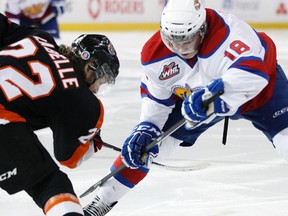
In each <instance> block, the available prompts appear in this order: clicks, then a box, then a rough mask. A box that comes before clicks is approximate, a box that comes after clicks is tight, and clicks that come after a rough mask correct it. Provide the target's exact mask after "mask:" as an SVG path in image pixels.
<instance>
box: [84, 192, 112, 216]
mask: <svg viewBox="0 0 288 216" xmlns="http://www.w3.org/2000/svg"><path fill="white" fill-rule="evenodd" d="M116 204H117V202H114V203H112V204H111V205H108V204H106V203H104V202H102V201H101V200H100V198H99V197H98V196H96V197H95V198H94V200H93V201H92V202H91V203H90V204H89V205H87V206H85V207H84V208H83V211H84V213H85V216H104V215H106V214H107V213H108V212H109V211H110V210H111V209H112V208H113V206H114V205H116Z"/></svg>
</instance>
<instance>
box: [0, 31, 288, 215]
mask: <svg viewBox="0 0 288 216" xmlns="http://www.w3.org/2000/svg"><path fill="white" fill-rule="evenodd" d="M266 32H268V34H269V35H270V36H271V37H272V38H273V39H274V40H275V42H276V44H277V46H278V60H279V63H280V64H281V65H282V67H283V69H284V70H286V72H287V73H288V61H287V59H288V40H287V38H288V31H284V30H269V31H266ZM82 33H83V32H70V33H69V32H63V33H62V38H63V42H64V43H66V44H69V43H70V42H71V41H72V40H73V39H74V38H76V37H77V36H78V35H79V34H82ZM98 33H99V32H98ZM100 33H104V34H106V35H107V36H108V37H109V38H110V39H111V41H112V42H113V44H114V46H115V48H116V50H117V52H118V56H119V58H120V61H121V69H120V74H119V78H118V80H117V82H116V85H115V86H114V87H113V88H112V90H111V92H110V93H109V94H108V95H107V96H105V97H103V98H101V99H102V101H103V103H104V106H105V112H106V113H105V122H104V125H103V129H102V137H103V139H104V140H105V141H106V142H108V143H111V144H113V145H115V146H118V147H121V145H122V143H123V141H124V139H125V137H126V136H127V135H128V134H129V133H130V131H131V129H132V127H133V126H134V125H135V124H136V123H137V122H138V117H139V114H140V97H139V84H140V73H141V66H140V60H139V58H140V51H141V47H142V45H143V44H144V42H145V41H146V40H147V39H148V38H149V37H150V36H151V35H152V33H153V32H120V33H119V32H117V33H116V32H100ZM222 129H223V127H222V123H220V124H218V125H217V126H214V127H213V128H211V129H209V130H208V131H207V132H206V133H204V134H203V135H202V136H201V137H200V138H199V140H198V142H197V144H196V145H194V146H193V147H191V148H185V149H179V150H178V151H177V152H175V153H173V155H172V160H171V161H169V162H168V163H169V164H170V165H173V164H174V165H175V166H187V165H197V164H208V165H209V166H207V167H206V168H205V169H201V170H195V171H174V170H167V169H163V168H160V167H157V166H153V168H152V169H151V171H150V174H149V176H148V177H147V178H146V179H145V180H144V181H143V182H141V183H140V184H139V185H138V186H137V187H135V188H134V189H133V190H132V191H131V192H130V193H128V194H127V195H126V196H125V197H123V199H121V201H120V202H119V203H118V204H117V205H116V206H115V207H114V209H113V210H112V211H111V212H110V213H109V214H108V215H111V216H124V215H125V216H132V215H133V216H144V215H145V216H146V215H149V216H159V215H165V216H170V215H171V216H172V215H173V216H175V215H181V216H184V215H187V216H188V215H189V216H191V215H195V216H252V215H253V216H272V215H275V216H287V215H288V163H287V162H286V161H285V160H284V159H282V158H281V157H280V156H279V155H278V154H277V152H276V151H275V150H274V149H273V147H272V145H271V144H270V143H269V142H268V141H267V140H266V138H265V137H264V136H263V135H262V134H261V133H260V132H259V131H257V130H256V129H254V128H253V127H252V126H251V124H250V123H249V122H246V121H242V120H241V121H230V127H229V134H228V141H227V144H226V146H224V145H222V144H221V139H222ZM37 133H38V135H39V137H40V139H41V140H42V141H43V143H44V145H45V147H46V148H47V149H48V150H49V151H50V152H51V153H52V139H51V132H50V130H49V129H44V130H40V131H38V132H37ZM287 145H288V143H287ZM116 156H117V153H116V152H114V151H113V150H111V149H106V148H104V149H103V150H102V151H101V152H100V153H99V154H96V155H95V156H94V157H93V158H92V159H91V160H89V161H87V162H86V163H85V164H83V165H82V166H81V167H79V168H78V169H75V170H69V169H67V168H62V170H64V171H65V172H66V173H67V174H68V175H69V176H70V178H71V180H72V182H73V184H74V187H75V191H76V192H77V193H78V195H80V194H82V193H83V192H84V191H85V190H86V189H88V188H89V187H90V186H91V185H92V184H94V183H96V182H97V181H98V180H100V179H101V178H102V177H104V176H105V175H106V174H107V171H108V169H109V167H110V165H111V163H112V162H113V160H114V158H115V157H116ZM93 195H94V194H93V193H92V194H90V195H88V196H87V197H84V198H83V199H81V203H82V204H83V205H85V204H87V203H88V202H89V201H91V200H92V198H93ZM0 197H1V199H0V215H1V216H4V215H5V216H16V215H17V216H18V215H21V216H37V215H39V216H40V215H43V214H42V211H41V209H39V208H38V207H37V206H36V205H35V204H34V202H33V201H32V200H31V198H30V197H29V196H28V195H26V194H25V193H24V192H20V193H18V194H16V195H14V196H10V195H8V194H7V193H6V192H4V191H2V190H1V191H0Z"/></svg>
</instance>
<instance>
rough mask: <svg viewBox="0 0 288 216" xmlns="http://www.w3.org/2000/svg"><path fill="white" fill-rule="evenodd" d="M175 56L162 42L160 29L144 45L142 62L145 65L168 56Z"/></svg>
mask: <svg viewBox="0 0 288 216" xmlns="http://www.w3.org/2000/svg"><path fill="white" fill-rule="evenodd" d="M173 55H174V56H175V55H176V54H174V53H172V52H171V51H170V50H169V49H168V48H167V47H166V46H165V44H164V43H163V42H162V39H161V35H160V31H159V30H158V31H157V32H156V33H155V34H154V35H153V36H152V37H151V38H150V39H149V40H148V41H147V42H146V43H145V44H144V46H143V48H142V52H141V62H142V64H143V65H146V64H150V63H153V62H156V61H160V60H162V59H164V58H166V57H167V56H173Z"/></svg>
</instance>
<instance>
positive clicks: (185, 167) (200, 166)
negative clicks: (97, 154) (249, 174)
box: [102, 142, 209, 171]
mask: <svg viewBox="0 0 288 216" xmlns="http://www.w3.org/2000/svg"><path fill="white" fill-rule="evenodd" d="M102 144H103V146H104V147H106V148H110V149H113V150H115V151H117V152H121V151H122V149H121V148H119V147H117V146H114V145H111V144H109V143H106V142H103V143H102ZM152 164H154V165H156V166H158V167H161V168H165V169H168V170H173V171H195V170H201V169H204V168H206V167H208V166H209V163H199V164H195V165H183V166H176V165H168V164H163V163H158V162H156V161H153V162H152Z"/></svg>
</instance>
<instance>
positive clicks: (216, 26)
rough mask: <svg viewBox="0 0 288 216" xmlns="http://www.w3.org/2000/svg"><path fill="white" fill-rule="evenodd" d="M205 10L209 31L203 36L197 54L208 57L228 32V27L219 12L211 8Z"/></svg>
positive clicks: (226, 36)
mask: <svg viewBox="0 0 288 216" xmlns="http://www.w3.org/2000/svg"><path fill="white" fill-rule="evenodd" d="M206 12H207V22H208V23H209V27H208V31H209V32H208V34H207V35H206V36H205V39H204V40H203V44H202V46H201V48H200V50H199V51H198V55H199V56H200V57H201V58H208V57H209V56H211V55H213V54H214V53H215V52H216V51H217V49H218V48H219V47H220V46H221V45H222V44H223V43H224V42H225V40H226V39H227V38H228V36H229V34H230V28H229V26H228V25H227V24H226V23H225V21H224V19H223V17H221V16H220V14H218V13H217V12H216V11H215V10H212V9H206Z"/></svg>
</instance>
